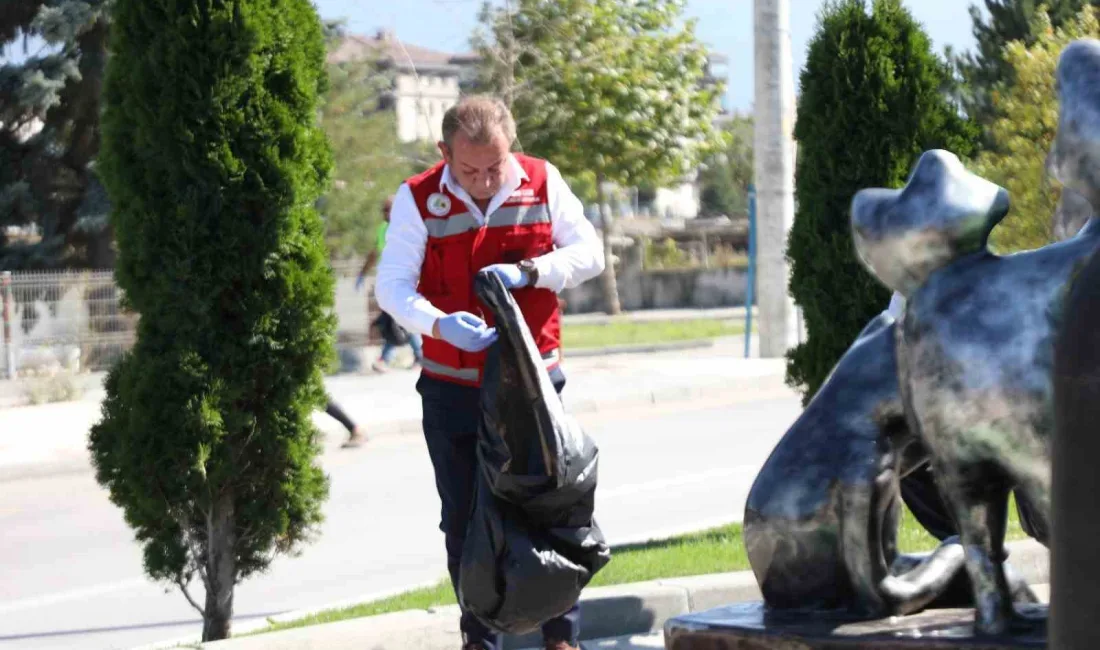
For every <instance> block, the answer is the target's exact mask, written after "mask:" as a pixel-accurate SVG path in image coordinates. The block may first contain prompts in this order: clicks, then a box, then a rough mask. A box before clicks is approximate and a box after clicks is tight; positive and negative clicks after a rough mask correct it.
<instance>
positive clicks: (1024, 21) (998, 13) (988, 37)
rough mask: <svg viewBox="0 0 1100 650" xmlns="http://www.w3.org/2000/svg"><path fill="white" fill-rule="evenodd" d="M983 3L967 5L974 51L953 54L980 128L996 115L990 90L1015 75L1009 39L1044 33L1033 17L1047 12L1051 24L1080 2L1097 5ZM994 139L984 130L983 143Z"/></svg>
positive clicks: (1068, 16) (1053, 0)
mask: <svg viewBox="0 0 1100 650" xmlns="http://www.w3.org/2000/svg"><path fill="white" fill-rule="evenodd" d="M983 4H984V6H985V11H982V10H981V9H980V8H979V7H977V6H976V5H971V6H970V19H971V22H972V23H973V33H974V39H975V41H976V49H975V51H974V52H967V53H965V54H962V55H951V59H952V63H953V64H954V67H955V69H956V70H957V73H958V81H959V84H960V92H959V95H960V97H959V98H960V100H961V103H962V106H963V108H964V109H965V110H966V112H967V114H968V115H969V116H970V117H971V118H972V119H974V120H975V121H976V122H977V123H978V124H979V125H980V126H981V127H982V128H983V129H989V127H990V126H991V125H992V123H993V122H994V120H996V119H997V118H998V115H999V113H998V109H997V106H996V104H997V102H996V99H995V98H994V93H996V92H998V91H999V90H1001V88H1002V86H1004V85H1006V84H1010V83H1012V81H1013V68H1014V66H1013V65H1012V63H1010V62H1009V61H1008V59H1007V53H1008V45H1009V43H1012V42H1015V41H1022V42H1023V44H1024V46H1025V47H1030V46H1031V45H1032V44H1034V43H1035V42H1036V40H1038V39H1039V38H1040V36H1042V34H1043V32H1042V29H1043V27H1042V26H1041V25H1040V23H1039V22H1037V19H1039V16H1040V14H1046V16H1047V18H1048V19H1049V21H1048V22H1049V23H1050V25H1051V26H1053V27H1054V28H1058V27H1060V26H1061V25H1062V24H1063V23H1065V22H1066V21H1069V20H1072V19H1073V18H1074V16H1076V15H1077V13H1078V12H1079V11H1080V10H1081V9H1082V8H1083V7H1086V6H1089V5H1090V4H1092V5H1100V0H1091V1H1090V0H984V2H983ZM1041 7H1043V9H1042V10H1041ZM994 145H995V142H994V140H993V139H991V138H990V137H986V136H983V146H984V147H985V148H989V147H993V146H994Z"/></svg>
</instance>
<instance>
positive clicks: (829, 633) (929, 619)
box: [665, 602, 1046, 650]
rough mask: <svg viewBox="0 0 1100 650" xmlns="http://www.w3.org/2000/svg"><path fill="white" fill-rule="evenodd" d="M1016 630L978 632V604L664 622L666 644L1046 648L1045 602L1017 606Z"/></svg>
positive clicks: (736, 648) (677, 647) (870, 649)
mask: <svg viewBox="0 0 1100 650" xmlns="http://www.w3.org/2000/svg"><path fill="white" fill-rule="evenodd" d="M1016 611H1017V614H1018V616H1017V618H1016V621H1015V622H1014V624H1013V628H1012V630H1011V632H1010V633H1009V634H1007V635H1005V636H1003V637H975V636H974V633H973V631H974V626H973V621H974V610H973V609H969V608H967V609H933V610H928V611H925V612H922V613H920V614H914V615H912V616H898V617H891V618H883V619H877V620H866V619H862V620H861V619H858V618H856V617H853V616H851V615H849V614H846V613H843V612H808V611H791V610H784V611H774V610H765V608H764V604H763V603H760V602H756V603H743V604H739V605H730V606H726V607H719V608H717V609H712V610H709V611H705V612H699V613H696V614H688V615H686V616H679V617H677V618H674V619H672V620H670V621H668V623H666V624H665V648H666V649H667V650H909V649H913V650H917V649H920V650H927V649H935V650H948V649H949V648H950V649H955V648H965V649H967V650H1015V649H1018V648H1046V606H1045V605H1028V606H1018V607H1017V610H1016Z"/></svg>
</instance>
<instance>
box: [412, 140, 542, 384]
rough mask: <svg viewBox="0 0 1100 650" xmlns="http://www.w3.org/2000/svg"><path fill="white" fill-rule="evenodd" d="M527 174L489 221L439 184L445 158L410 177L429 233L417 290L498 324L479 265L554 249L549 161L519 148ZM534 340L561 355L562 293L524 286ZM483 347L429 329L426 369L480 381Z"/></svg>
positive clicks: (520, 299) (519, 296)
mask: <svg viewBox="0 0 1100 650" xmlns="http://www.w3.org/2000/svg"><path fill="white" fill-rule="evenodd" d="M516 160H517V161H519V164H520V166H521V167H523V170H524V171H525V172H526V173H527V180H524V181H521V183H520V186H519V188H517V189H516V191H515V192H513V193H512V195H511V196H510V197H508V199H507V200H506V201H505V202H504V203H503V205H501V206H500V207H499V208H497V210H496V212H493V213H492V214H491V215H489V216H488V219H487V221H486V223H485V225H484V226H480V225H479V224H478V222H477V219H476V218H475V217H474V215H473V214H471V213H470V211H469V210H468V209H467V207H466V204H465V203H463V202H462V200H461V199H459V198H458V197H457V196H455V195H454V194H452V193H451V192H450V191H448V190H446V189H442V188H440V181H441V180H442V179H443V168H444V164H443V163H442V162H440V163H439V164H437V165H436V166H435V167H432V168H431V169H429V170H428V171H426V172H424V173H422V174H420V175H419V176H414V177H413V178H411V179H409V180H408V181H407V183H408V186H409V189H411V190H412V195H413V198H414V199H415V200H416V207H417V209H418V210H419V211H420V216H421V217H422V218H423V219H424V225H425V226H426V227H427V229H428V241H427V244H426V245H425V247H424V265H423V266H422V267H421V270H420V285H419V287H418V291H419V292H420V294H421V295H423V296H424V297H425V298H427V299H428V301H429V302H431V303H432V304H433V305H435V306H436V307H438V308H439V309H441V310H442V311H443V312H444V313H448V314H451V313H454V312H456V311H467V312H470V313H472V314H477V315H478V316H480V317H481V318H483V319H485V322H487V323H488V324H489V325H490V326H491V325H493V324H494V319H493V314H492V312H490V311H489V309H488V308H487V307H485V305H483V304H482V303H481V301H480V300H478V298H477V295H476V294H475V293H474V276H475V275H476V274H477V272H478V271H480V270H481V269H483V268H485V267H486V266H489V265H490V264H498V263H513V264H514V263H517V262H520V261H522V260H525V259H531V258H535V257H538V256H540V255H544V254H546V253H549V252H550V251H552V250H553V249H554V242H553V238H552V237H551V231H550V228H551V226H550V207H549V205H548V204H547V198H546V197H547V193H546V161H544V160H539V159H537V158H530V157H528V156H523V155H519V154H516ZM512 295H513V296H514V297H515V299H516V302H517V303H518V304H519V308H520V310H521V311H522V312H523V315H524V317H525V320H526V321H527V326H528V327H529V328H530V329H531V334H532V335H533V336H534V337H535V344H536V345H538V348H539V351H540V352H542V353H543V357H544V358H546V359H547V362H548V365H550V366H551V367H552V366H553V365H554V364H556V362H557V359H558V347H559V344H560V340H561V316H560V314H559V312H558V297H557V295H556V294H555V293H554V292H553V291H550V290H548V289H535V288H533V287H525V288H523V289H516V290H515V291H513V292H512ZM484 364H485V352H478V353H470V352H464V351H462V350H459V349H458V348H456V347H454V346H452V345H451V344H449V343H447V342H445V341H442V340H439V339H435V338H432V337H425V339H424V364H423V367H424V373H425V374H427V375H430V376H432V377H435V378H437V379H442V380H445V381H450V382H454V383H459V384H465V385H468V386H478V385H480V384H481V369H482V367H483V365H484Z"/></svg>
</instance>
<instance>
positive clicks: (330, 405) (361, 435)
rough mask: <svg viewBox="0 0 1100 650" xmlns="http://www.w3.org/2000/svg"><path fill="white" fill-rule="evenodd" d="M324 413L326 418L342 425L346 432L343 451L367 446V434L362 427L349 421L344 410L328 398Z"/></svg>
mask: <svg viewBox="0 0 1100 650" xmlns="http://www.w3.org/2000/svg"><path fill="white" fill-rule="evenodd" d="M325 413H327V414H328V416H329V417H330V418H332V419H334V420H336V421H337V422H339V423H340V424H342V425H344V428H345V429H347V430H348V439H347V441H346V442H344V444H343V445H341V447H343V448H345V449H354V448H355V447H362V446H363V445H365V444H367V434H366V432H365V431H363V426H362V425H360V424H356V423H354V422H352V421H351V418H350V417H348V414H347V413H345V412H344V409H342V408H340V406H339V405H338V404H337V403H336V402H334V401H332V398H331V397H330V398H328V402H327V403H325Z"/></svg>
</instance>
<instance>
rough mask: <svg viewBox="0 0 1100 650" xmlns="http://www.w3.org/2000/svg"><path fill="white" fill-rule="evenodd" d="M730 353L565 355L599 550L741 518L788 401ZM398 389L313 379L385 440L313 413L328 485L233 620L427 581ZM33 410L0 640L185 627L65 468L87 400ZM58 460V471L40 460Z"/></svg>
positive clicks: (765, 376) (430, 561) (73, 461)
mask: <svg viewBox="0 0 1100 650" xmlns="http://www.w3.org/2000/svg"><path fill="white" fill-rule="evenodd" d="M738 345H739V342H737V341H730V342H727V343H726V344H723V345H720V346H718V347H716V348H713V349H709V350H694V351H681V352H675V353H667V354H653V355H634V356H621V357H605V358H595V359H575V360H572V361H571V362H568V363H569V368H570V372H571V379H570V384H569V386H568V387H567V388H566V400H567V407H570V408H572V409H574V410H575V411H577V412H578V414H579V417H580V419H581V421H582V423H583V424H584V425H585V427H586V429H587V430H588V431H589V432H590V433H592V434H593V435H594V436H595V438H596V439H597V441H598V443H599V444H600V447H601V453H602V455H601V468H600V471H601V477H600V486H601V487H600V491H599V493H598V513H597V515H598V517H599V521H600V523H601V525H602V526H603V528H604V530H605V531H606V533H607V534H608V536H609V538H610V540H611V541H612V542H613V543H621V542H625V541H633V540H637V539H640V538H648V537H654V536H663V535H665V534H670V533H675V532H680V531H686V530H693V529H698V528H700V527H705V526H708V525H713V524H717V523H720V522H724V521H731V520H735V519H739V518H740V516H741V513H742V510H743V506H744V498H745V496H746V493H747V490H748V488H749V486H750V485H751V481H752V479H753V477H754V475H755V473H756V470H757V468H758V467H759V466H760V464H761V463H762V462H763V460H764V459H765V457H766V455H767V453H768V452H769V451H770V449H771V447H772V446H773V445H774V443H775V441H776V440H777V439H778V437H779V436H780V435H781V434H782V433H783V431H784V430H785V429H786V427H787V426H788V425H789V423H790V422H791V421H792V420H793V419H794V418H795V417H796V415H797V413H798V411H799V403H798V399H797V397H796V396H794V395H793V394H792V393H791V392H790V391H789V390H787V389H786V388H785V387H784V386H783V384H782V372H781V368H782V364H781V362H773V361H760V360H750V361H744V360H740V361H737V360H736V359H735V358H734V357H735V355H734V352H733V351H734V350H736V349H739V348H738V347H737V346H738ZM413 381H414V377H413V376H412V375H411V374H409V373H400V374H393V375H388V376H385V377H345V378H338V379H335V380H333V381H332V382H330V390H331V392H332V393H333V394H334V396H335V397H336V398H337V399H338V400H340V401H341V402H343V403H344V404H345V406H346V407H347V408H348V410H349V411H351V412H352V413H353V415H355V416H356V417H360V418H362V419H364V420H366V418H367V417H370V416H373V417H371V420H370V421H371V422H372V423H383V424H382V425H380V428H381V429H382V430H386V427H387V426H388V427H389V429H388V431H389V433H390V435H383V436H381V437H379V438H378V439H377V440H376V441H375V442H373V443H372V444H371V445H370V446H369V447H367V448H365V449H361V450H355V451H350V452H349V451H342V450H339V449H336V445H338V443H339V442H340V437H341V436H340V434H339V430H338V428H337V427H335V426H334V423H332V422H331V421H329V420H328V419H327V418H325V416H323V415H319V416H318V421H319V423H320V424H322V426H323V427H324V428H325V429H326V430H327V431H329V432H332V434H333V435H332V436H331V437H330V442H329V444H328V450H327V452H326V454H325V456H324V458H323V463H324V465H325V468H326V470H327V472H328V474H329V475H330V477H331V479H332V495H331V499H330V501H329V502H328V504H327V506H326V515H327V522H326V524H325V526H324V529H323V534H322V536H321V538H320V539H319V540H318V541H317V543H315V544H314V545H312V546H309V547H307V548H306V549H305V551H304V552H303V553H302V555H301V556H300V557H297V558H281V559H279V560H278V561H277V562H276V563H275V564H274V566H273V567H272V569H271V571H269V572H268V573H267V574H266V575H264V576H260V577H257V578H255V579H253V580H251V581H249V582H246V583H245V584H244V585H242V586H241V588H240V589H239V590H238V592H237V599H236V611H237V614H238V617H239V619H240V620H242V621H246V620H249V619H254V618H257V617H264V616H268V615H272V614H275V613H279V612H283V611H288V610H295V609H302V608H307V607H313V606H317V605H322V604H325V603H330V602H333V601H342V600H346V599H357V598H362V597H365V596H367V595H370V594H377V593H381V592H387V591H393V590H397V589H401V588H404V587H407V586H409V585H412V584H417V583H423V582H427V581H434V580H437V579H439V578H440V577H441V576H442V573H443V564H442V535H441V534H440V533H439V532H438V530H437V529H436V528H435V524H436V521H437V517H438V502H437V498H436V495H435V494H434V485H433V483H432V480H431V476H430V466H429V464H428V460H427V454H426V452H425V450H424V445H423V441H422V440H421V439H420V437H419V436H418V435H415V434H407V435H395V434H398V433H400V432H401V431H404V429H402V428H401V426H399V423H401V422H409V421H410V416H411V418H412V420H411V421H413V422H414V423H415V420H416V419H417V418H419V405H418V403H417V401H416V396H415V393H413V392H412V383H413ZM646 396H648V398H647V397H646ZM647 402H648V406H647V405H646V404H647ZM613 404H617V405H618V406H613ZM38 408H39V409H47V411H46V412H45V413H48V414H44V412H43V411H38V412H37V416H36V414H35V413H33V412H34V411H35V409H7V410H0V457H3V458H4V461H0V463H3V462H7V461H9V459H8V454H9V452H10V453H11V454H13V455H15V454H22V456H21V461H20V462H18V463H16V462H14V461H11V462H7V465H2V464H0V472H6V480H4V481H3V482H0V487H2V489H0V530H4V531H5V534H4V535H3V536H2V537H0V557H3V558H4V562H3V564H2V565H0V648H6V647H11V648H126V647H133V646H136V645H141V644H145V643H150V642H154V641H158V640H164V639H173V638H178V637H182V636H185V635H190V634H194V633H195V632H196V631H197V629H198V625H199V623H198V617H197V614H196V613H195V612H194V611H193V610H192V609H190V608H189V606H187V605H186V603H185V601H184V600H183V598H182V597H181V596H180V595H179V594H178V593H176V592H175V591H171V592H170V593H164V589H163V588H161V587H158V586H155V585H152V584H150V583H149V582H148V581H147V580H146V579H145V578H143V576H142V573H141V570H140V566H141V556H140V550H139V547H138V546H137V545H136V544H135V543H133V542H132V541H131V540H132V534H131V532H130V530H129V528H127V527H126V525H125V524H124V522H123V521H122V517H121V514H120V512H119V510H118V509H117V508H115V507H114V506H113V505H111V504H110V503H109V502H108V500H107V499H106V496H105V494H104V493H103V491H102V490H101V489H100V488H99V487H98V486H97V485H96V484H95V482H94V480H93V478H92V476H91V474H90V473H89V471H88V467H87V462H86V460H82V456H84V454H83V453H82V452H81V451H80V450H81V449H82V443H83V436H84V432H85V431H86V425H87V424H89V423H90V422H91V421H94V418H95V416H96V412H97V411H98V406H97V405H96V404H95V402H94V401H92V400H89V401H88V402H87V403H79V404H77V405H54V407H52V408H51V407H38ZM19 418H22V420H20V419H19ZM50 418H52V419H50ZM42 422H47V423H52V424H48V426H47V425H43V424H41V423H42ZM36 423H37V424H36ZM13 427H14V428H13ZM16 432H18V433H16ZM59 439H61V440H63V441H65V444H60V443H58V440H59ZM27 440H37V441H39V442H38V443H36V444H37V447H36V444H30V443H28V442H27ZM36 454H37V455H36ZM61 456H65V457H66V458H67V461H68V464H67V465H64V466H60V465H56V464H55V463H56V461H57V459H58V458H59V457H61ZM81 463H83V465H82V464H81ZM34 468H37V469H38V470H41V471H38V472H37V473H38V474H40V476H39V477H37V478H31V477H29V476H30V475H31V474H34V473H35V472H28V469H34ZM58 469H63V470H64V471H65V473H61V474H58V473H57V470H58ZM20 472H22V474H20ZM20 475H22V476H23V478H19V476H20ZM199 591H200V593H201V589H200V590H199Z"/></svg>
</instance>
